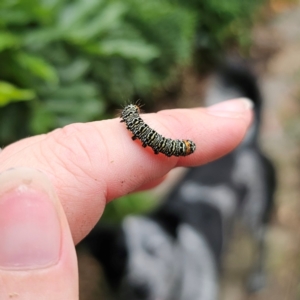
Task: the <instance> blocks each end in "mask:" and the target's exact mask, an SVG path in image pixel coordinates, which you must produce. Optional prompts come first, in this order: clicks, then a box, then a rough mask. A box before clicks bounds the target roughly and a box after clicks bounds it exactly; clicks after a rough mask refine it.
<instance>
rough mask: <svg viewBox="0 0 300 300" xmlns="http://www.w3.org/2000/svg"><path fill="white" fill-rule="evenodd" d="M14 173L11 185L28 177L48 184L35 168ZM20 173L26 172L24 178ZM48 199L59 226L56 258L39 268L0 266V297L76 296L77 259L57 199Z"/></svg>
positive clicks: (45, 299) (50, 299) (74, 299)
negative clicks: (53, 261)
mask: <svg viewBox="0 0 300 300" xmlns="http://www.w3.org/2000/svg"><path fill="white" fill-rule="evenodd" d="M14 172H15V173H16V174H14V175H15V176H14V177H13V178H12V179H11V180H10V185H11V186H15V187H17V186H19V185H20V183H21V182H22V181H24V179H26V180H27V181H28V178H30V180H29V181H33V182H35V183H37V182H39V181H40V182H42V183H44V184H48V183H47V182H46V181H47V178H46V176H45V175H43V174H37V173H40V172H37V171H36V170H32V169H29V170H24V169H23V168H18V169H16V170H14ZM24 172H25V173H26V174H27V176H26V177H24ZM28 175H29V176H28ZM44 177H45V178H46V180H45V179H44ZM50 201H51V202H52V203H53V206H54V208H55V211H56V213H57V216H58V219H59V223H60V227H61V238H60V245H61V246H60V254H59V259H58V261H57V262H56V263H54V264H51V265H49V266H46V267H43V268H35V267H33V268H32V269H30V268H29V267H28V268H26V269H21V270H20V269H14V268H12V269H11V268H10V269H8V268H7V267H6V268H3V267H2V266H0V299H1V300H11V299H18V300H33V299H39V300H57V299H68V300H78V299H79V293H78V269H77V258H76V252H75V247H74V243H73V239H72V235H71V232H70V228H69V225H68V221H67V218H66V216H65V213H64V211H63V208H62V205H61V203H60V201H59V199H58V198H57V197H56V196H54V197H53V199H52V200H50V199H49V202H50ZM0 238H1V237H0ZM45 239H47V235H46V236H45ZM29 247H30V245H29Z"/></svg>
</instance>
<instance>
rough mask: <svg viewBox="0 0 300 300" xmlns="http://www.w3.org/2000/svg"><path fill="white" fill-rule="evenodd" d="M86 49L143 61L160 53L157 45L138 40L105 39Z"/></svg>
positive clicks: (149, 59)
mask: <svg viewBox="0 0 300 300" xmlns="http://www.w3.org/2000/svg"><path fill="white" fill-rule="evenodd" d="M88 49H89V50H90V51H91V52H94V53H99V54H102V55H105V56H113V55H119V56H121V57H123V58H127V59H137V60H139V61H141V62H143V63H145V62H148V61H151V60H152V59H154V58H156V57H158V56H159V55H160V51H159V50H158V48H157V47H155V46H152V45H149V44H147V43H145V42H143V41H138V40H137V41H130V40H125V39H124V40H123V39H118V40H106V41H102V42H101V43H100V45H99V46H96V45H94V46H92V47H90V48H88Z"/></svg>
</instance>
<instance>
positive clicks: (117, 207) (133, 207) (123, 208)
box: [101, 192, 158, 224]
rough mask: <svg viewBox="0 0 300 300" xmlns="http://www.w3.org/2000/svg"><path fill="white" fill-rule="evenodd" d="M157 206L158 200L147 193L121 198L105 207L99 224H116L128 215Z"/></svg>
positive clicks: (143, 211)
mask: <svg viewBox="0 0 300 300" xmlns="http://www.w3.org/2000/svg"><path fill="white" fill-rule="evenodd" d="M157 204H158V199H157V198H154V196H153V195H152V194H151V193H149V192H139V193H135V194H130V195H127V196H125V197H122V198H120V199H118V200H115V201H112V202H110V203H108V204H107V205H106V208H105V211H104V213H103V215H102V217H101V222H105V223H111V224H116V223H118V222H120V221H121V220H122V218H123V217H124V216H125V215H128V214H140V213H145V212H147V211H149V210H151V209H153V208H154V207H155V206H156V205H157Z"/></svg>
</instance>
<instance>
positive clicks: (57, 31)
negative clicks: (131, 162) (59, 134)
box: [0, 0, 195, 144]
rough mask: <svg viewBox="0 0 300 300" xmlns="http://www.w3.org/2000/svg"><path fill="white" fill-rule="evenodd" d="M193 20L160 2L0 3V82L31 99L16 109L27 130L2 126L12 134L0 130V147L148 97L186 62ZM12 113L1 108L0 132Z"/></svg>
mask: <svg viewBox="0 0 300 300" xmlns="http://www.w3.org/2000/svg"><path fill="white" fill-rule="evenodd" d="M194 20H195V18H194V16H193V14H192V13H191V12H189V10H188V9H182V8H181V7H179V6H176V5H175V6H174V5H172V4H171V3H169V2H168V1H166V0H165V1H160V0H153V1H137V0H128V1H122V0H75V1H69V0H60V1H58V0H14V1H11V0H2V1H1V3H0V60H1V64H2V65H1V70H0V80H1V81H3V82H7V83H8V84H11V85H12V86H14V87H15V92H16V90H18V91H19V92H21V91H22V92H23V96H22V97H21V98H22V99H23V100H25V99H29V98H30V99H32V98H34V99H33V100H32V101H30V102H28V103H27V104H26V108H24V105H23V106H20V110H21V109H22V114H23V119H26V120H27V122H26V123H25V124H21V123H20V122H19V120H18V119H16V118H12V119H11V120H10V122H8V123H7V121H6V123H5V124H6V126H8V128H7V131H11V128H14V130H13V132H10V136H8V134H7V133H3V134H1V132H3V131H1V130H0V141H1V143H2V144H3V143H4V144H6V143H9V142H11V141H13V140H14V139H16V138H20V137H22V135H23V134H25V135H28V134H36V133H42V132H47V131H49V130H51V129H53V128H56V127H61V126H64V125H66V124H69V123H71V122H86V121H92V120H97V119H102V118H104V117H107V109H108V108H110V107H112V106H113V107H114V106H117V107H120V106H121V104H124V103H125V102H126V101H128V100H130V99H132V98H133V97H134V96H135V95H139V96H140V97H141V98H143V99H147V98H149V95H150V93H151V91H152V90H153V89H154V88H156V87H157V86H159V85H161V84H162V83H163V82H164V81H167V80H170V79H171V78H172V76H174V75H175V73H176V72H175V71H176V69H177V68H178V67H180V66H182V65H186V64H187V62H188V60H189V58H190V57H191V52H192V40H193V39H192V37H193V34H194V27H195V22H194ZM2 93H4V92H2ZM25 93H27V94H26V95H25ZM28 93H30V94H28ZM33 95H35V97H33ZM21 98H20V99H19V100H21ZM12 99H15V98H14V97H10V98H8V96H7V99H6V100H5V101H4V100H3V101H2V102H3V103H5V104H8V103H9V102H10V101H11V100H12ZM15 109H16V108H15V107H14V106H11V105H8V106H7V107H6V108H5V110H0V127H3V126H4V123H3V122H4V119H5V115H4V113H5V114H11V113H12V111H15ZM24 126H25V128H24ZM20 127H22V128H20Z"/></svg>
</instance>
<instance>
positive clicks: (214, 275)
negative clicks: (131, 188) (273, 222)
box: [84, 64, 275, 300]
mask: <svg viewBox="0 0 300 300" xmlns="http://www.w3.org/2000/svg"><path fill="white" fill-rule="evenodd" d="M233 97H247V98H249V99H251V100H252V101H253V103H254V111H255V120H254V122H253V125H252V127H251V128H250V130H249V132H248V134H247V136H246V137H245V139H244V141H243V142H242V144H241V145H240V146H239V147H238V148H237V149H236V150H235V151H233V152H231V153H230V154H228V155H226V156H225V157H223V158H221V159H219V160H217V161H214V162H212V163H209V164H207V165H204V166H201V167H197V168H191V169H189V170H188V172H187V173H186V175H185V176H184V178H183V179H182V180H181V181H180V182H179V183H178V184H177V185H176V187H175V188H174V189H173V190H172V191H171V193H170V194H169V195H168V197H167V198H166V199H165V201H164V202H163V203H162V205H161V206H159V207H158V208H157V209H156V210H155V211H154V212H152V213H151V214H149V215H146V216H129V217H126V218H125V219H124V221H123V222H122V224H121V227H120V228H114V229H112V228H110V229H109V228H102V229H101V230H99V229H95V231H93V232H92V233H91V234H90V235H89V236H88V237H87V238H86V240H85V241H84V243H85V244H87V245H88V247H89V248H90V250H91V252H92V254H93V255H94V256H95V257H96V258H97V259H98V260H99V261H100V262H101V264H102V266H103V268H104V270H105V272H106V276H107V280H108V282H109V283H110V285H111V287H112V290H114V291H117V293H116V294H117V298H118V299H126V300H216V299H217V298H218V289H219V278H218V277H219V273H220V266H221V258H222V252H223V249H224V246H226V244H227V243H228V241H229V237H230V232H231V228H232V225H233V223H234V220H235V219H236V216H239V217H240V218H241V219H242V221H243V222H244V223H245V224H246V225H247V227H248V228H249V229H250V230H251V232H252V233H253V236H254V238H255V240H256V241H257V245H258V260H257V262H256V265H255V268H254V270H253V274H252V277H251V280H250V286H249V287H250V289H252V290H255V289H258V288H259V287H260V286H261V285H262V284H263V279H264V270H263V269H264V268H263V264H264V242H265V231H266V226H267V224H268V222H269V219H270V213H271V210H272V206H273V194H274V189H275V175H274V174H275V172H274V168H273V166H272V164H271V162H270V161H269V159H268V158H267V157H266V156H265V155H264V154H263V153H262V151H261V149H260V147H259V144H258V133H259V126H260V119H261V106H262V102H261V96H260V92H259V89H258V87H257V84H256V81H255V78H254V76H253V75H252V74H251V73H250V72H249V70H248V69H245V68H244V67H241V65H240V64H237V65H233V64H231V65H230V66H229V67H225V68H223V69H222V70H220V72H219V73H218V75H217V76H216V77H215V80H214V83H213V84H212V86H211V87H210V89H209V92H208V95H207V98H206V101H207V103H208V104H213V103H216V102H220V101H223V100H227V99H230V98H233ZM199 147H200V146H199Z"/></svg>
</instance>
